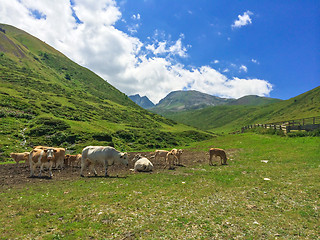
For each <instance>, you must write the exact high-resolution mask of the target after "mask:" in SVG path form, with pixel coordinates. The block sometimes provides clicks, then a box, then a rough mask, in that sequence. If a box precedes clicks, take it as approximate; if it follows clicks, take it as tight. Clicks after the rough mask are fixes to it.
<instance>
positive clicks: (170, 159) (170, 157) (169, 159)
mask: <svg viewBox="0 0 320 240" xmlns="http://www.w3.org/2000/svg"><path fill="white" fill-rule="evenodd" d="M177 152H178V150H177V149H175V148H174V149H172V150H171V151H170V152H168V153H167V155H166V164H165V166H164V168H166V167H167V165H168V164H169V169H174V167H173V165H174V162H175V161H176V162H178V158H177Z"/></svg>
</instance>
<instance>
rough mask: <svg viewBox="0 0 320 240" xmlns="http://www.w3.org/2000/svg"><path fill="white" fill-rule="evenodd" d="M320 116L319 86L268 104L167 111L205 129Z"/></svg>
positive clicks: (182, 120)
mask: <svg viewBox="0 0 320 240" xmlns="http://www.w3.org/2000/svg"><path fill="white" fill-rule="evenodd" d="M319 115H320V87H317V88H315V89H312V90H311V91H308V92H306V93H304V94H301V95H299V96H297V97H294V98H291V99H289V100H286V101H281V102H277V103H273V104H268V105H265V106H216V107H209V108H205V109H201V110H194V111H185V112H177V113H170V114H164V116H166V117H168V118H170V119H173V120H175V121H179V122H182V123H184V124H189V125H191V126H196V127H198V128H200V129H203V130H213V131H215V130H220V131H235V130H239V129H240V128H241V127H242V126H245V125H247V124H254V123H268V122H277V121H286V120H291V119H299V118H306V117H313V116H319Z"/></svg>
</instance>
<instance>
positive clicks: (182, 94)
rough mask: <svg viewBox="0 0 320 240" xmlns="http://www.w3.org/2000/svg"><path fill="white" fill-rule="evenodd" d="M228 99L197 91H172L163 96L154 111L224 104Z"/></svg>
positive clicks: (190, 108) (183, 109)
mask: <svg viewBox="0 0 320 240" xmlns="http://www.w3.org/2000/svg"><path fill="white" fill-rule="evenodd" d="M229 101H230V99H225V98H219V97H215V96H212V95H209V94H206V93H201V92H198V91H194V90H192V91H174V92H171V93H169V94H168V95H167V96H166V97H165V98H163V99H162V100H161V101H160V102H159V103H158V104H157V105H156V106H155V107H154V108H152V109H150V110H151V111H153V112H156V113H165V112H168V113H169V112H176V111H186V110H192V109H200V108H205V107H208V106H216V105H224V104H227V103H228V102H229Z"/></svg>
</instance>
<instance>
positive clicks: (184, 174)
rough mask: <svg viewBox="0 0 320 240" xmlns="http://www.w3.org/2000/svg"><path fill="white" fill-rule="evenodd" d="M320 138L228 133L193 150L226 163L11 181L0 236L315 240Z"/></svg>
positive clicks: (3, 197) (4, 193) (3, 202)
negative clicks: (223, 155) (225, 156)
mask: <svg viewBox="0 0 320 240" xmlns="http://www.w3.org/2000/svg"><path fill="white" fill-rule="evenodd" d="M318 140H319V139H318V138H304V139H302V138H296V139H292V138H283V137H277V136H264V135H255V134H243V135H236V136H223V137H218V138H216V139H215V140H214V141H207V142H202V143H201V144H200V145H199V146H195V145H194V146H192V147H193V148H197V149H198V150H207V149H208V147H210V146H212V145H214V146H219V147H222V148H225V149H226V150H227V151H229V152H230V153H232V156H231V155H230V156H229V158H230V157H231V158H232V160H229V165H228V166H215V167H210V166H208V165H207V164H204V165H195V166H192V167H185V168H183V167H181V168H177V169H176V170H174V171H168V170H166V171H160V172H158V173H153V174H129V175H128V176H127V177H126V178H85V179H81V178H79V180H76V181H56V182H51V181H44V182H39V183H38V184H34V185H24V186H19V185H18V186H12V187H10V188H9V189H8V188H6V187H4V188H3V189H2V190H1V194H0V199H1V202H0V207H1V209H3V211H2V212H1V213H0V219H1V220H0V224H1V226H2V228H1V229H2V230H1V236H3V237H4V238H38V237H41V238H44V239H52V238H65V239H74V238H94V239H103V238H107V239H110V238H111V239H112V238H113V239H122V238H124V237H129V236H131V237H135V238H138V239H159V238H163V239H208V238H218V239H221V238H222V239H231V238H240V239H261V238H265V239H275V238H281V239H301V238H302V239H317V237H318V235H317V234H318V232H319V230H320V229H319V224H318V223H319V202H318V201H319V193H320V190H319V189H320V184H319V181H318V177H319V173H320V168H319V166H320V162H319V159H320V158H319V156H320V152H319V148H318V147H319V141H318ZM232 149H236V151H235V150H232ZM231 150H232V151H231ZM261 160H267V161H268V162H267V163H265V162H261Z"/></svg>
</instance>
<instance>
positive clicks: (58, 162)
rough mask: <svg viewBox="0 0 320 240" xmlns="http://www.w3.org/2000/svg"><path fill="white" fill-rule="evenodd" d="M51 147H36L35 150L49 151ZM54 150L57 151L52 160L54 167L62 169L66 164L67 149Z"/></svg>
mask: <svg viewBox="0 0 320 240" xmlns="http://www.w3.org/2000/svg"><path fill="white" fill-rule="evenodd" d="M49 148H51V147H46V146H36V147H34V148H33V149H42V150H45V149H49ZM53 149H54V150H56V151H55V152H54V158H53V159H52V161H53V166H54V167H55V168H58V167H60V168H61V169H62V168H63V164H64V156H65V154H66V149H64V148H53Z"/></svg>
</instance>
